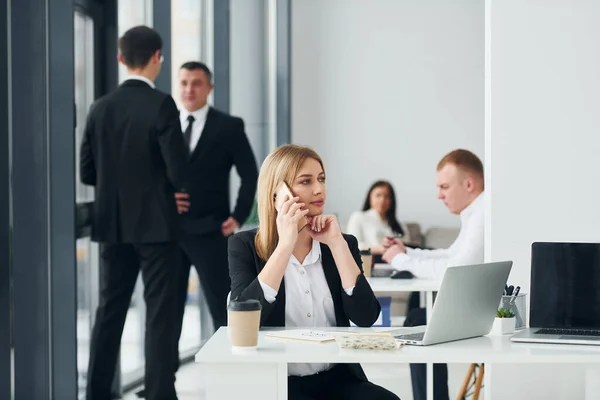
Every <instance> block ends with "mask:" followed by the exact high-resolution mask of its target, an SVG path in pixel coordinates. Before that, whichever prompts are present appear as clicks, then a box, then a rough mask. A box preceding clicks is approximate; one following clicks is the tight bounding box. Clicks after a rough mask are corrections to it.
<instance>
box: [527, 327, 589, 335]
mask: <svg viewBox="0 0 600 400" xmlns="http://www.w3.org/2000/svg"><path fill="white" fill-rule="evenodd" d="M535 333H536V334H541V335H571V336H600V330H597V329H556V328H542V329H538V330H537V331H536V332H535Z"/></svg>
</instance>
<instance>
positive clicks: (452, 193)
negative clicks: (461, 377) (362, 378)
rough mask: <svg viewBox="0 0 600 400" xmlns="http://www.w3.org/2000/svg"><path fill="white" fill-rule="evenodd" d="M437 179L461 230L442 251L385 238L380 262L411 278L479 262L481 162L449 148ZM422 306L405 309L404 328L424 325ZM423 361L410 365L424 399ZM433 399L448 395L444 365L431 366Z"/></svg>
mask: <svg viewBox="0 0 600 400" xmlns="http://www.w3.org/2000/svg"><path fill="white" fill-rule="evenodd" d="M436 181H437V182H436V183H437V187H438V198H439V199H440V200H442V201H443V202H444V205H445V206H446V207H448V210H449V211H450V212H451V213H453V214H459V215H460V223H461V228H460V233H459V235H458V237H457V238H456V240H455V241H454V243H452V245H451V246H450V247H448V248H447V249H438V250H418V249H410V248H406V247H405V246H404V244H403V243H402V242H401V241H400V240H398V239H396V240H393V241H392V240H388V239H386V241H385V242H384V246H385V247H387V250H386V251H385V252H384V253H383V256H382V258H383V260H384V261H385V262H387V263H388V264H391V265H392V266H393V267H394V269H396V270H400V271H410V272H412V274H413V275H414V276H415V277H416V278H425V279H441V278H442V277H443V276H444V272H445V271H446V269H447V268H449V267H453V266H458V265H469V264H479V263H483V236H484V219H485V218H484V179H483V164H482V163H481V160H480V159H479V158H478V157H477V156H476V155H475V154H473V153H471V152H470V151H468V150H462V149H459V150H454V151H452V152H450V153H449V154H447V155H446V156H445V157H444V158H442V160H441V161H440V162H439V163H438V166H437V178H436ZM426 323H427V317H426V315H425V309H422V308H421V309H413V310H409V312H408V313H407V317H406V321H405V324H404V325H405V326H417V325H425V324H426ZM425 371H426V368H425V364H411V377H412V386H413V396H414V399H415V400H421V399H423V400H424V399H425V398H426V397H427V393H426V387H427V385H426V372H425ZM433 393H434V398H435V399H436V400H438V399H448V398H449V396H448V368H447V366H446V365H445V364H436V365H434V388H433Z"/></svg>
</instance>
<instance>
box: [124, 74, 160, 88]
mask: <svg viewBox="0 0 600 400" xmlns="http://www.w3.org/2000/svg"><path fill="white" fill-rule="evenodd" d="M130 79H135V80H138V81H142V82H146V83H147V84H148V85H150V87H151V88H152V89H155V88H156V86H154V82H152V81H151V80H150V79H148V78H146V77H145V76H141V75H127V78H125V80H126V81H127V80H130Z"/></svg>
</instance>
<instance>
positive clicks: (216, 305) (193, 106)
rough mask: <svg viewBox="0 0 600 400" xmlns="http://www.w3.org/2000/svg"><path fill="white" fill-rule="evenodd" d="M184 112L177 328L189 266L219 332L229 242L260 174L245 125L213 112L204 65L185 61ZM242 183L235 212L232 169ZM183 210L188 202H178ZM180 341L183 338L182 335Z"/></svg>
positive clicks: (181, 79) (223, 313) (208, 75)
mask: <svg viewBox="0 0 600 400" xmlns="http://www.w3.org/2000/svg"><path fill="white" fill-rule="evenodd" d="M179 84H180V91H181V102H182V104H183V109H182V110H181V111H180V116H179V117H180V122H181V129H182V131H183V137H184V138H185V141H186V143H187V145H188V148H189V151H190V156H189V170H188V173H189V176H190V182H189V186H188V193H186V195H185V196H189V199H191V201H192V205H191V207H190V208H189V210H188V211H187V212H186V213H184V214H183V215H182V220H181V227H182V229H183V231H184V235H183V238H182V241H181V247H182V248H183V250H184V255H183V264H182V267H181V270H182V271H181V273H180V279H181V280H180V282H179V289H178V294H177V296H178V299H177V301H178V307H179V310H178V311H179V312H178V317H179V322H178V327H179V333H180V334H181V324H182V322H183V314H184V310H185V301H186V296H187V287H188V277H189V271H190V265H194V266H195V267H196V271H197V272H198V276H199V278H200V284H201V285H202V290H203V292H204V297H205V299H206V302H207V303H208V308H209V309H210V313H211V316H212V319H213V323H214V326H215V328H218V327H220V326H225V325H227V305H226V302H227V294H228V293H229V290H230V288H231V284H230V280H229V268H228V265H227V237H228V236H229V235H231V234H232V233H233V232H234V231H235V229H236V228H237V227H239V226H240V224H242V223H243V222H244V221H245V220H246V219H247V218H248V215H249V214H250V211H251V208H252V204H253V202H254V195H255V191H256V180H257V178H258V171H257V167H256V160H255V159H254V154H253V153H252V148H251V147H250V143H249V141H248V138H247V136H246V133H245V131H244V121H243V120H242V119H241V118H236V117H233V116H231V115H228V114H226V113H224V112H221V111H219V110H216V109H214V108H212V107H210V106H209V105H208V103H207V101H208V96H209V94H210V92H211V91H212V89H213V85H212V73H211V71H210V69H208V67H207V66H206V65H205V64H203V63H200V62H195V61H192V62H187V63H185V64H183V65H182V66H181V69H180V71H179ZM234 166H235V168H236V170H237V173H238V175H239V176H240V178H241V186H240V189H239V192H238V198H237V202H236V205H235V208H234V209H233V212H231V207H230V203H229V176H230V173H231V168H232V167H234ZM180 204H182V206H184V207H185V206H187V205H189V203H187V202H185V200H184V199H181V200H180ZM178 338H179V335H178Z"/></svg>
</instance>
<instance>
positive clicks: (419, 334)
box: [396, 332, 425, 341]
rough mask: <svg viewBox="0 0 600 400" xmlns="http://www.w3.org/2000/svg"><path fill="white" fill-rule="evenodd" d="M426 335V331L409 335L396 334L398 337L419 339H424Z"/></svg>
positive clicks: (401, 338)
mask: <svg viewBox="0 0 600 400" xmlns="http://www.w3.org/2000/svg"><path fill="white" fill-rule="evenodd" d="M424 336H425V332H419V333H410V334H407V335H400V336H396V339H400V340H415V341H419V340H423V337H424Z"/></svg>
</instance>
